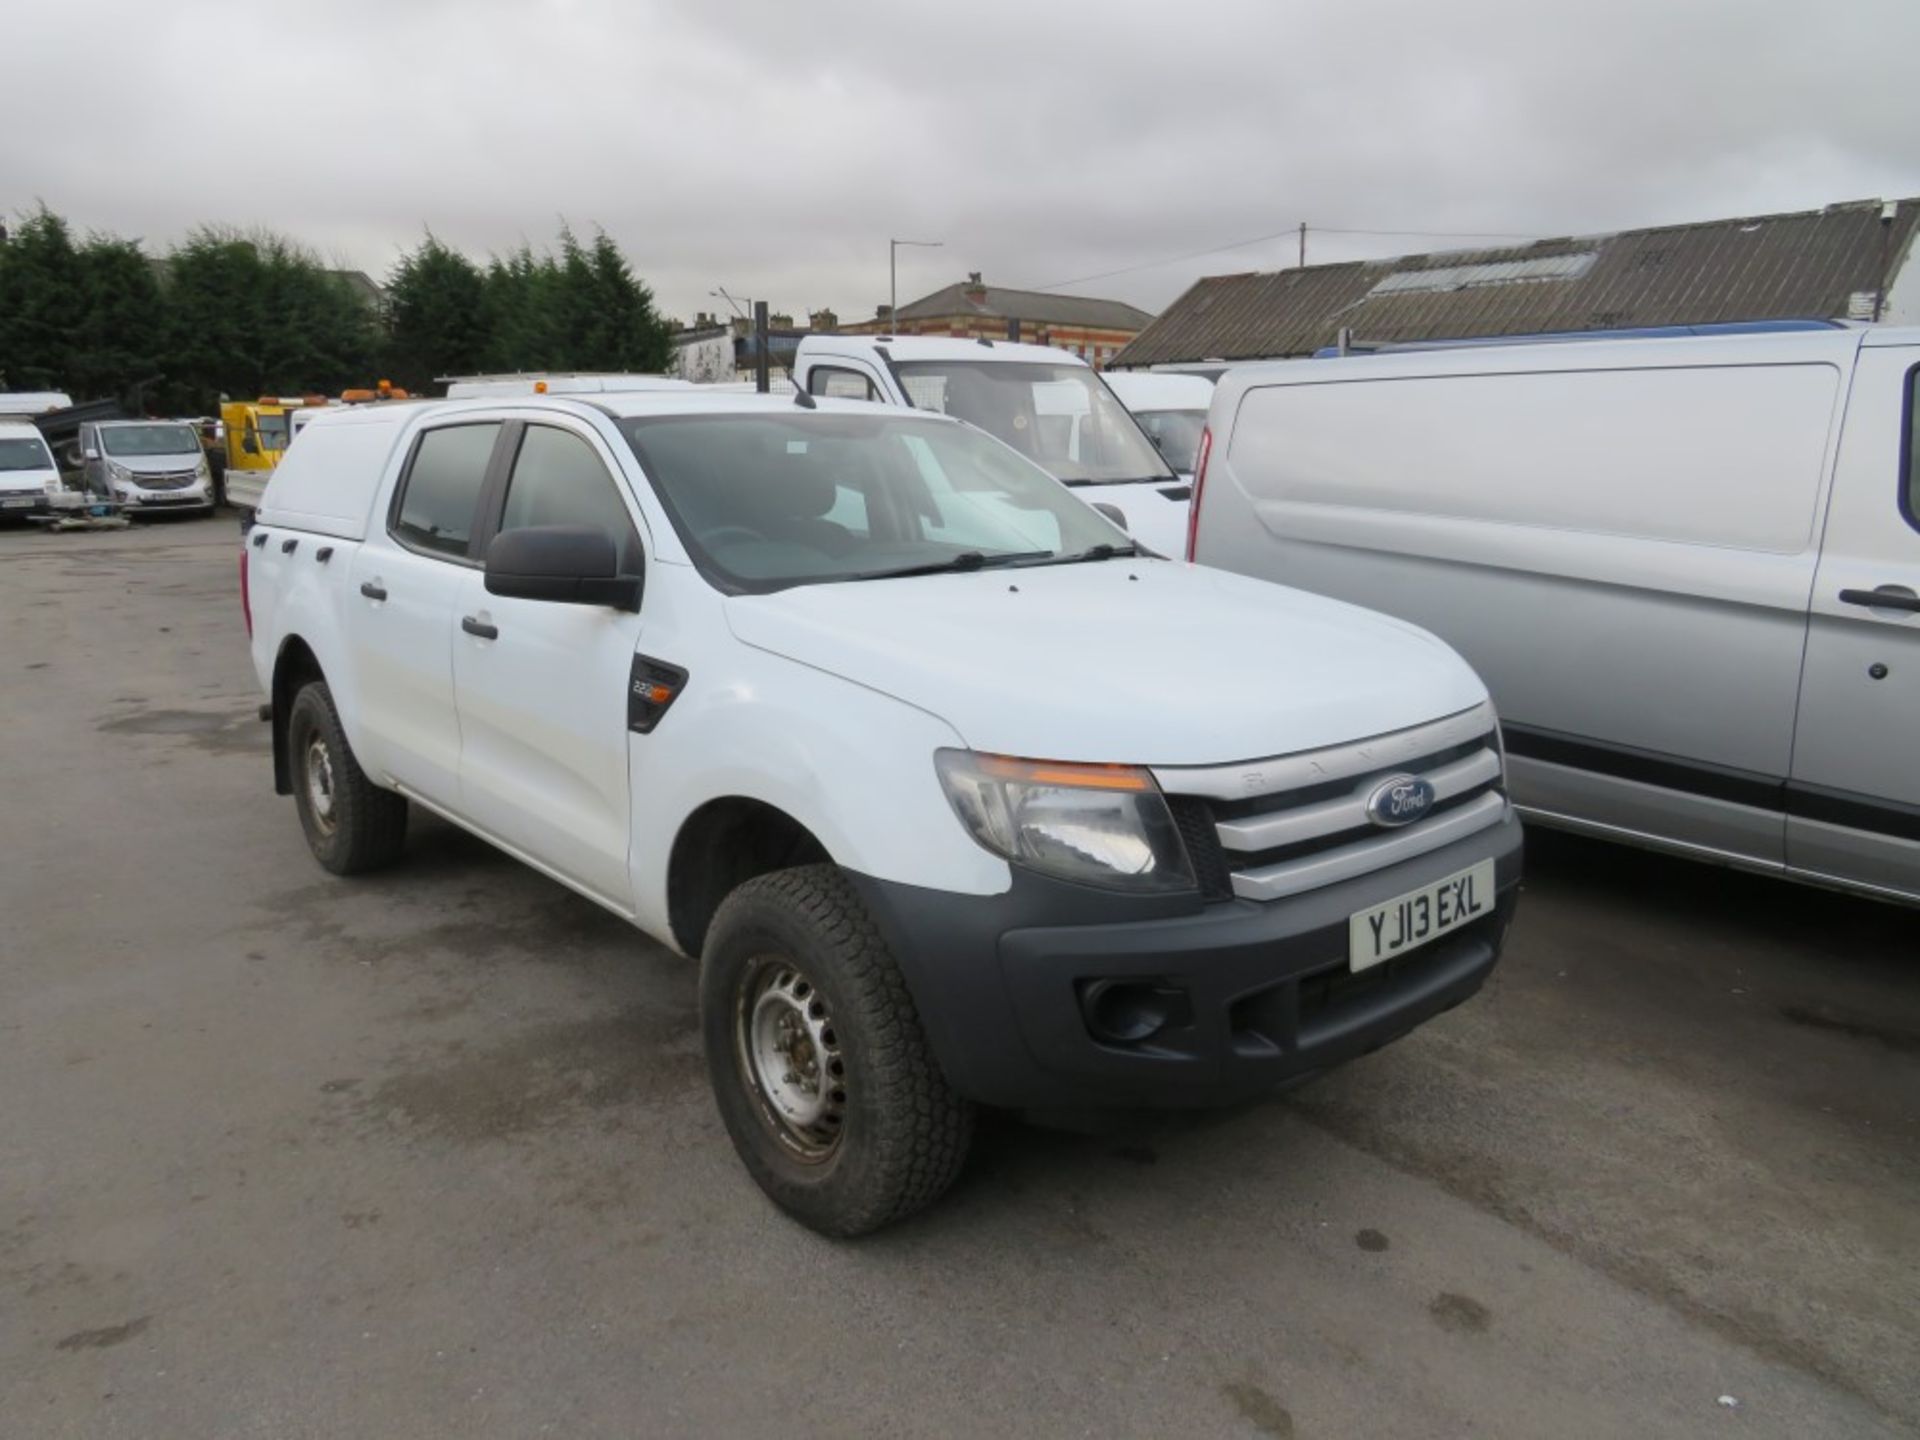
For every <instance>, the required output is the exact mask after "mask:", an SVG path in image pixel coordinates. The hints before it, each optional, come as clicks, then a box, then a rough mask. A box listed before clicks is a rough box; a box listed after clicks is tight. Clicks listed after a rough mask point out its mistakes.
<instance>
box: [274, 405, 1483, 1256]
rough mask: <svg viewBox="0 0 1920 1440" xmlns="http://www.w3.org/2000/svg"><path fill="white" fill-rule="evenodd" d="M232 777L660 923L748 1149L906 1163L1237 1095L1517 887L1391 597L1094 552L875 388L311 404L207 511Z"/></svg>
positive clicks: (355, 830) (1411, 992) (838, 1201)
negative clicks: (242, 665) (219, 515)
mask: <svg viewBox="0 0 1920 1440" xmlns="http://www.w3.org/2000/svg"><path fill="white" fill-rule="evenodd" d="M241 557H242V563H241V585H242V592H243V596H244V600H245V604H246V609H247V621H248V629H249V634H250V636H251V645H252V657H253V662H254V666H255V669H256V671H257V672H258V675H259V680H260V683H261V685H262V687H263V688H264V689H265V691H266V693H267V694H268V696H269V697H270V705H269V706H268V707H267V710H268V713H269V715H270V718H271V723H272V729H273V768H274V781H275V788H276V789H277V790H278V792H279V793H281V794H290V795H292V797H293V799H294V803H295V805H296V807H297V809H298V813H299V818H300V824H301V826H302V828H303V829H304V831H305V835H306V839H307V842H308V844H309V845H310V847H311V848H312V851H313V854H314V856H315V858H316V859H317V860H318V861H319V862H320V864H322V865H323V866H325V867H326V868H327V869H329V870H331V871H334V872H336V873H339V874H348V873H351V872H356V871H364V870H368V869H371V868H373V867H375V866H378V865H383V864H387V863H389V862H391V861H393V860H395V859H396V858H398V856H399V855H400V853H401V851H402V849H403V847H404V840H405V832H406V825H407V816H408V812H409V809H410V808H411V807H412V806H415V805H418V806H420V807H422V808H423V809H425V810H428V811H431V812H433V813H434V814H437V815H440V816H443V817H445V818H447V819H448V820H451V821H453V822H454V823H456V824H458V825H461V826H464V827H465V828H466V829H468V830H470V831H472V832H473V833H475V834H477V835H479V836H481V837H483V838H484V839H486V840H488V841H490V842H491V843H492V844H494V845H497V846H498V847H500V848H501V849H503V850H505V851H507V852H508V853H509V854H511V855H513V856H515V857H517V858H518V859H520V860H522V861H524V862H525V863H527V864H528V865H531V866H533V867H534V868H536V869H538V870H540V871H541V872H543V873H544V874H546V875H549V876H551V877H552V878H553V879H555V880H557V881H559V882H560V883H562V884H564V885H567V886H570V887H571V888H572V889H574V890H576V891H578V892H579V893H581V894H582V895H585V896H587V897H588V898H589V899H591V900H593V901H595V902H596V903H598V904H600V905H603V906H605V907H606V908H607V909H609V910H612V911H613V912H615V913H616V914H618V915H621V916H623V917H625V918H626V919H627V920H629V921H631V922H632V923H633V924H634V925H635V926H636V927H637V928H638V929H640V930H641V931H643V932H644V933H646V934H647V935H649V936H651V937H653V938H654V939H655V940H657V941H659V942H660V943H661V944H663V945H666V946H668V947H670V948H671V949H673V950H674V951H676V952H678V953H680V954H683V955H686V956H688V957H691V958H693V959H696V960H697V961H698V962H699V966H700V999H701V1026H702V1031H703V1039H704V1042H705V1047H706V1055H707V1063H708V1068H709V1072H710V1075H711V1079H712V1083H713V1088H714V1092H715V1095H716V1099H717V1103H718V1105H719V1108H720V1111H721V1114H722V1116H723V1117H724V1119H725V1122H726V1125H727V1128H728V1131H729V1133H730V1134H731V1136H732V1138H733V1141H734V1143H735V1146H736V1147H737V1149H738V1150H739V1153H740V1156H741V1158H742V1160H743V1161H744V1162H745V1164H746V1166H747V1168H748V1170H749V1171H750V1172H751V1173H752V1175H753V1177H754V1179H755V1180H756V1181H757V1182H758V1183H759V1184H760V1185H761V1186H762V1187H763V1188H764V1189H765V1190H766V1192H767V1193H768V1195H770V1196H771V1197H772V1198H773V1200H774V1201H775V1202H777V1203H778V1204H779V1205H780V1206H782V1207H784V1208H785V1209H786V1210H787V1211H788V1212H790V1213H791V1214H792V1215H794V1216H795V1217H797V1218H798V1219H799V1220H801V1221H803V1222H804V1223H806V1224H808V1225H811V1226H813V1227H815V1228H816V1229H819V1230H822V1231H824V1232H827V1233H829V1234H837V1235H852V1234H859V1233H861V1232H864V1231H868V1230H871V1229H874V1228H875V1227H877V1226H880V1225H883V1224H886V1223H887V1222H889V1221H891V1220H894V1219H897V1218H899V1217H901V1216H903V1215H905V1214H908V1213H909V1212H911V1211H913V1210H915V1209H917V1208H919V1207H921V1206H923V1205H925V1204H927V1203H929V1202H930V1201H931V1200H933V1199H934V1198H935V1197H936V1196H938V1195H939V1194H940V1193H941V1192H942V1191H943V1190H944V1189H945V1188H946V1186H947V1185H948V1184H949V1183H950V1182H951V1181H952V1179H953V1178H954V1176H955V1174H956V1173H957V1171H958V1170H959V1168H960V1165H961V1163H962V1160H963V1158H964V1156H965V1153H966V1149H967V1145H968V1141H969V1137H970V1135H971V1131H972V1122H973V1114H974V1108H975V1107H976V1106H977V1105H992V1106H1001V1107H1008V1108H1014V1109H1021V1110H1057V1109H1067V1108H1071V1109H1084V1108H1086V1107H1098V1106H1106V1107H1129V1108H1130V1107H1139V1106H1181V1105H1197V1104H1209V1103H1217V1102H1224V1101H1231V1100H1235V1099H1239V1098H1243V1097H1248V1096H1253V1095H1258V1094H1260V1093H1262V1092H1265V1091H1268V1090H1270V1089H1272V1088H1274V1087H1276V1086H1278V1085H1280V1084H1282V1083H1284V1082H1287V1081H1289V1080H1292V1079H1294V1078H1296V1077H1298V1076H1301V1075H1304V1074H1306V1073H1309V1072H1313V1071H1317V1070H1320V1069H1322V1068H1324V1067H1326V1066H1328V1065H1332V1064H1335V1063H1337V1062H1339V1061H1343V1060H1346V1059H1349V1058H1352V1057H1354V1056H1357V1055H1360V1054H1362V1053H1364V1052H1366V1051H1368V1050H1371V1049H1373V1048H1375V1047H1377V1046H1379V1045H1381V1044H1384V1043H1386V1042H1387V1041H1389V1040H1392V1039H1394V1038H1395V1037H1397V1036H1399V1035H1401V1034H1404V1033H1405V1032H1406V1031H1408V1030H1410V1029H1412V1028H1413V1027H1414V1026H1416V1025H1418V1024H1420V1023H1421V1022H1422V1021H1424V1020H1427V1019H1429V1018H1431V1017H1433V1016H1435V1015H1438V1014H1439V1013H1440V1012H1442V1011H1444V1010H1446V1009H1448V1008H1449V1007H1451V1006H1453V1005H1457V1004H1459V1003H1460V1002H1461V1001H1463V1000H1465V999H1466V998H1468V997H1469V996H1470V995H1472V994H1473V993H1474V992H1475V991H1476V990H1477V989H1478V988H1479V987H1480V985H1481V983H1482V982H1483V981H1484V980H1485V979H1486V977H1487V975H1488V973H1489V972H1490V971H1491V969H1492V967H1493V965H1494V962H1495V958H1496V956H1497V954H1498V952H1499V948H1500V943H1501V938H1502V935H1503V933H1504V931H1505V929H1506V926H1507V923H1508V919H1509V917H1510V915H1511V913H1512V909H1513V904H1514V899H1515V895H1516V893H1517V890H1518V883H1519V877H1520V860H1521V836H1520V827H1519V822H1518V821H1517V820H1516V819H1515V818H1514V815H1513V811H1512V808H1511V807H1510V805H1509V804H1508V801H1507V796H1506V792H1505V770H1504V759H1503V754H1502V750H1501V745H1500V735H1499V729H1498V726H1497V724H1496V721H1495V717H1494V713H1493V710H1492V708H1491V706H1490V705H1489V703H1488V699H1487V693H1486V690H1485V688H1484V687H1483V686H1482V685H1481V683H1480V681H1479V680H1478V679H1477V678H1476V677H1475V675H1474V674H1473V672H1472V671H1471V670H1470V669H1469V668H1468V667H1467V666H1466V665H1465V663H1463V662H1462V661H1461V660H1460V659H1459V658H1458V657H1457V656H1456V655H1455V654H1454V653H1453V652H1452V651H1451V650H1449V649H1448V648H1447V647H1446V646H1444V645H1442V644H1441V643H1439V642H1438V641H1436V640H1435V639H1433V638H1432V637H1431V636H1430V635H1428V634H1426V633H1425V632H1424V631H1421V630H1418V629H1416V628H1414V627H1413V626H1411V625H1407V624H1405V623H1402V622H1400V621H1397V620H1391V619H1387V618H1384V617H1382V616H1380V615H1376V614H1373V613H1371V612H1369V611H1366V610H1362V609H1358V608H1355V607H1353V606H1351V605H1347V604H1343V603H1340V602H1337V601H1332V600H1327V599H1322V598H1318V597H1315V596H1311V595H1307V594H1303V593H1301V592H1298V591H1295V590H1290V589H1285V588H1282V587H1280V586H1277V585H1272V584H1268V583H1266V582H1263V581H1258V580H1251V579H1247V578H1245V577H1242V576H1238V575H1232V574H1228V573H1226V572H1224V571H1217V570H1209V569H1204V568H1200V567H1195V566H1192V565H1189V564H1186V563H1184V562H1181V561H1172V560H1163V559H1159V558H1155V557H1151V556H1146V555H1142V554H1139V553H1136V552H1135V551H1134V550H1133V547H1132V546H1131V545H1130V543H1129V541H1128V539H1127V536H1126V535H1125V533H1123V532H1122V531H1121V530H1119V529H1118V528H1116V527H1115V526H1114V525H1112V524H1111V523H1110V522H1109V521H1108V520H1107V519H1106V518H1104V517H1103V516H1102V515H1100V514H1099V513H1097V512H1096V511H1094V510H1093V509H1092V508H1090V507H1089V506H1087V505H1086V504H1084V503H1083V502H1082V501H1081V499H1080V498H1079V496H1078V494H1076V492H1074V491H1071V490H1068V489H1067V488H1065V487H1064V486H1062V485H1061V484H1060V483H1059V482H1058V481H1056V480H1055V479H1054V478H1052V477H1051V476H1049V475H1048V474H1046V473H1045V472H1044V471H1042V470H1041V469H1040V468H1039V467H1038V466H1037V465H1035V464H1034V463H1033V462H1032V461H1030V460H1028V459H1026V458H1025V457H1023V456H1022V455H1020V454H1019V453H1017V452H1016V451H1014V450H1013V449H1011V448H1009V447H1007V446H1005V445H1003V444H1001V443H1000V442H998V441H996V440H994V439H992V438H991V437H990V436H987V435H985V434H983V433H981V432H980V431H978V430H975V429H973V428H972V427H970V426H967V425H964V424H960V423H958V422H956V421H954V420H951V419H948V418H945V417H943V416H938V415H931V414H927V413H924V412H920V411H915V410H911V409H907V408H904V407H899V406H894V407H888V406H882V405H873V404H868V403H864V402H855V401H840V400H832V399H815V398H814V397H812V396H809V395H806V394H804V393H802V394H800V395H799V396H797V397H792V398H774V397H766V396H750V395H737V394H729V395H702V394H700V393H698V392H697V391H689V390H683V391H673V392H663V391H655V392H652V393H623V394H605V395H599V396H595V397H591V398H562V397H554V396H526V397H522V398H510V397H509V398H500V397H488V398H481V399H476V400H456V401H442V402H430V403H420V404H412V403H395V404H392V405H383V406H378V407H367V408H364V409H352V410H345V409H343V410H338V411H330V412H328V413H325V414H321V415H318V416H316V417H315V418H314V419H313V421H312V422H311V423H310V424H309V425H308V427H307V429H306V431H305V433H304V434H303V435H302V437H301V439H300V443H299V444H298V445H295V446H293V447H292V448H291V449H290V450H289V452H288V454H287V457H286V459H285V460H284V461H283V462H282V463H281V465H280V467H279V468H278V469H277V470H276V471H275V472H274V475H273V478H272V480H271V482H270V483H269V484H268V486H267V488H266V491H265V493H264V495H263V497H262V500H261V504H260V507H259V510H258V515H257V523H256V524H255V525H254V527H253V528H252V530H251V531H250V532H248V534H247V535H246V537H245V539H244V540H243V542H242V551H241Z"/></svg>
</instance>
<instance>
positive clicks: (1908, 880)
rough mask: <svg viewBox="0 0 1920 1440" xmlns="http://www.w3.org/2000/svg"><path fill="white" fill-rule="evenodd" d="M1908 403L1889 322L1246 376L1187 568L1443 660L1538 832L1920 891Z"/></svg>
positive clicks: (1909, 361) (1231, 379) (1308, 364)
mask: <svg viewBox="0 0 1920 1440" xmlns="http://www.w3.org/2000/svg"><path fill="white" fill-rule="evenodd" d="M1916 386H1920V331H1916V330H1897V329H1888V330H1863V329H1841V328H1835V329H1830V330H1816V331H1803V332H1799V333H1791V334H1753V335H1740V336H1733V337H1714V338H1700V339H1650V340H1627V339H1622V340H1599V341H1594V342H1590V343H1588V342H1583V343H1578V344H1552V345H1531V344H1529V345H1513V346H1502V347H1492V348H1463V349H1458V350H1431V351H1422V352H1409V353H1396V354H1383V355H1374V356H1366V357H1354V358H1348V359H1334V360H1301V361H1286V362H1279V363H1273V364H1265V365H1258V366H1246V367H1238V368H1236V369H1233V370H1231V371H1229V372H1227V374H1225V375H1224V376H1223V377H1222V378H1221V380H1220V383H1219V386H1218V387H1217V389H1216V391H1215V395H1214V402H1213V408H1212V411H1211V414H1210V419H1209V431H1208V434H1207V436H1206V437H1205V438H1204V439H1203V441H1202V446H1201V450H1202V453H1201V460H1200V466H1201V469H1200V473H1199V477H1198V479H1197V481H1196V485H1197V494H1196V497H1195V501H1194V506H1195V512H1196V516H1195V524H1194V536H1193V540H1192V543H1191V545H1190V550H1189V553H1190V555H1191V557H1192V558H1194V559H1197V560H1201V561H1204V562H1206V563H1207V564H1210V565H1218V566H1221V567H1223V568H1225V569H1229V570H1236V571H1239V572H1241V573H1243V574H1248V575H1257V576H1261V577H1263V578H1266V579H1271V580H1279V581H1283V582H1285V583H1287V584H1292V585H1299V586H1302V587H1304V588H1306V589H1309V590H1317V591H1320V592H1322V593H1324V594H1328V595H1334V596H1338V597H1340V598H1342V599H1347V600H1352V601H1356V602H1358V603H1361V604H1364V605H1368V606H1372V607H1374V608H1376V609H1380V610H1385V611H1387V612H1388V613H1390V614H1395V615H1399V616H1402V617H1404V618H1406V619H1409V620H1412V621H1414V622H1416V623H1418V624H1420V625H1422V626H1424V627H1426V628H1427V629H1430V630H1432V631H1434V632H1435V633H1436V634H1438V635H1440V636H1441V637H1442V638H1443V639H1445V640H1447V641H1448V642H1450V643H1451V644H1452V645H1453V646H1454V647H1455V648H1456V649H1458V650H1459V651H1460V652H1461V653H1462V654H1463V655H1465V656H1466V657H1467V659H1468V661H1469V662H1470V663H1471V664H1472V665H1473V666H1474V668H1475V669H1476V670H1478V671H1479V673H1480V674H1481V675H1482V676H1483V677H1484V678H1485V679H1486V681H1487V684H1488V687H1489V688H1490V689H1491V691H1492V692H1493V696H1494V700H1495V702H1496V703H1497V704H1498V705H1499V708H1500V714H1501V717H1502V720H1503V722H1504V727H1505V733H1506V744H1507V753H1508V755H1509V757H1510V759H1511V763H1512V777H1513V793H1514V798H1515V800H1516V801H1517V802H1518V803H1519V804H1520V805H1521V807H1522V809H1523V812H1524V813H1527V814H1529V815H1530V816H1531V817H1533V818H1536V819H1539V820H1541V821H1544V822H1547V823H1550V824H1556V825H1562V826H1566V827H1569V828H1572V829H1577V830H1583V831H1587V832H1590V833H1593V834H1597V835H1602V836H1609V837H1614V838H1618V839H1622V840H1628V841H1632V842H1636V843H1640V844H1646V845H1651V846H1655V847H1658V848H1663V849H1669V850H1675V851H1679V852H1682V853H1685V854H1689V855H1697V856H1701V857H1705V858H1709V859H1714V860H1719V861H1724V862H1727V863H1731V864H1735V865H1739V866H1743V867H1747V868H1752V869H1756V870H1763V871H1768V872H1773V873H1779V874H1784V875H1788V876H1792V877H1794V878H1797V879H1804V880H1811V881H1816V882H1820V883H1827V884H1833V885H1839V886H1845V887H1849V888H1854V889H1859V890H1864V891H1870V892H1873V893H1876V894H1881V895H1886V896H1893V897H1899V898H1903V899H1907V900H1920V456H1916V452H1915V442H1914V407H1915V394H1916ZM1209 452H1210V458H1209Z"/></svg>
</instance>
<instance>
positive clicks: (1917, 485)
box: [1902, 366, 1920, 530]
mask: <svg viewBox="0 0 1920 1440" xmlns="http://www.w3.org/2000/svg"><path fill="white" fill-rule="evenodd" d="M1916 411H1920V366H1916V367H1915V368H1914V369H1912V370H1910V371H1908V372H1907V474H1906V494H1905V495H1904V496H1903V497H1902V498H1903V499H1904V500H1905V501H1906V510H1907V523H1908V524H1909V525H1911V526H1913V528H1914V529H1916V530H1920V445H1916V444H1915V443H1914V438H1913V424H1914V420H1915V418H1916V415H1915V412H1916Z"/></svg>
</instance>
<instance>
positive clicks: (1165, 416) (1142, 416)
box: [1106, 370, 1213, 484]
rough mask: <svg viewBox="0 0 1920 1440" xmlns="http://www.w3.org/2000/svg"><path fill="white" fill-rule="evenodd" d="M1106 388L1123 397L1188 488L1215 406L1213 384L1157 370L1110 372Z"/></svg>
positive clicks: (1198, 377) (1205, 380) (1195, 377)
mask: <svg viewBox="0 0 1920 1440" xmlns="http://www.w3.org/2000/svg"><path fill="white" fill-rule="evenodd" d="M1106 381H1107V388H1108V389H1109V390H1111V391H1113V393H1114V394H1115V395H1117V396H1119V397H1120V403H1121V404H1122V405H1124V406H1126V407H1127V409H1128V410H1129V411H1131V412H1132V414H1133V418H1134V419H1135V420H1138V421H1139V422H1140V428H1141V429H1142V430H1144V431H1146V432H1147V438H1148V439H1149V440H1151V441H1153V443H1154V445H1155V446H1157V447H1158V448H1159V451H1160V453H1161V454H1162V455H1164V456H1166V457H1167V464H1169V465H1171V466H1172V467H1173V468H1174V470H1175V471H1176V472H1177V473H1178V474H1179V476H1180V479H1181V480H1182V481H1183V482H1185V483H1188V484H1191V483H1192V481H1193V461H1194V457H1195V456H1196V455H1197V454H1199V451H1200V434H1201V432H1202V431H1204V430H1205V429H1206V428H1207V409H1208V407H1209V406H1211V405H1212V404H1213V381H1211V380H1209V379H1207V377H1206V376H1204V375H1174V374H1167V373H1162V372H1159V371H1154V370H1109V371H1108V372H1107V374H1106Z"/></svg>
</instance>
